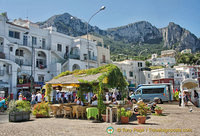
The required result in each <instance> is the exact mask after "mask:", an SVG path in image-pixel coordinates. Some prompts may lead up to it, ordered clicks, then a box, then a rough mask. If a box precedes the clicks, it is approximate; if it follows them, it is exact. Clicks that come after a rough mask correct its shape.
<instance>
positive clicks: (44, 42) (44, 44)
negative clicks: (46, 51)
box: [42, 38, 46, 48]
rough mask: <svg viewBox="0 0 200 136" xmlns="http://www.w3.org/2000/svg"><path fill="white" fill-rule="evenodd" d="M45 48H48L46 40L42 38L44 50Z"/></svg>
mask: <svg viewBox="0 0 200 136" xmlns="http://www.w3.org/2000/svg"><path fill="white" fill-rule="evenodd" d="M45 46H46V40H45V39H44V38H42V48H45Z"/></svg>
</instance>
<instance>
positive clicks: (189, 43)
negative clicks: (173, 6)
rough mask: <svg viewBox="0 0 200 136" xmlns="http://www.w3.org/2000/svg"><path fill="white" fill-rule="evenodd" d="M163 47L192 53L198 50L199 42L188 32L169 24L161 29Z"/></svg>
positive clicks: (171, 23)
mask: <svg viewBox="0 0 200 136" xmlns="http://www.w3.org/2000/svg"><path fill="white" fill-rule="evenodd" d="M160 31H161V32H162V37H163V41H164V46H166V47H169V48H174V49H177V50H179V51H181V50H183V49H191V50H192V52H195V51H199V50H200V40H199V39H198V38H197V37H196V36H195V35H194V34H192V33H191V32H189V31H188V30H186V29H184V28H182V27H180V26H179V25H177V24H175V23H173V22H170V23H169V25H168V26H167V27H165V28H161V29H160Z"/></svg>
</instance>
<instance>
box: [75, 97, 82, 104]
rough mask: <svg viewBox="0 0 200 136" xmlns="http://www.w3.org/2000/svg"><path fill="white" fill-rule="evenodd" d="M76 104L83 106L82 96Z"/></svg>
mask: <svg viewBox="0 0 200 136" xmlns="http://www.w3.org/2000/svg"><path fill="white" fill-rule="evenodd" d="M76 104H78V105H82V106H83V102H82V101H81V97H78V100H77V102H76Z"/></svg>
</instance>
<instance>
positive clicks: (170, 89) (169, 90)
mask: <svg viewBox="0 0 200 136" xmlns="http://www.w3.org/2000/svg"><path fill="white" fill-rule="evenodd" d="M163 85H165V86H166V90H167V92H166V94H167V95H168V96H169V101H173V85H172V84H171V83H159V84H141V85H138V87H137V88H136V90H137V89H138V88H140V87H141V86H163Z"/></svg>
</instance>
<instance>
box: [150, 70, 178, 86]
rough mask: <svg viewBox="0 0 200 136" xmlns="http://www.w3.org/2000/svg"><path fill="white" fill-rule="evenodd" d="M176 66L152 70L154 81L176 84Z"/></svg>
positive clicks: (155, 82)
mask: <svg viewBox="0 0 200 136" xmlns="http://www.w3.org/2000/svg"><path fill="white" fill-rule="evenodd" d="M174 73H175V69H174V68H162V69H155V70H151V77H152V83H154V84H157V83H171V84H172V85H173V86H174Z"/></svg>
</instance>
